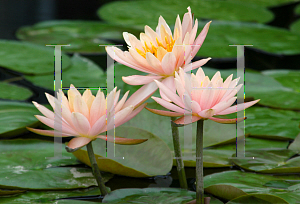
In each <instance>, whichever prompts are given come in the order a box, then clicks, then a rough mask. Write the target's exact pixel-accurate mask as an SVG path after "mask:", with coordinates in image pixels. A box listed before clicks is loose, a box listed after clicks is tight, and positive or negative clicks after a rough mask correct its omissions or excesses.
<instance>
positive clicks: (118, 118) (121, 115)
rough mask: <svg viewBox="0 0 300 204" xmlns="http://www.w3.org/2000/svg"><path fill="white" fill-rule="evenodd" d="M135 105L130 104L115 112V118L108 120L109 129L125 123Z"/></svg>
mask: <svg viewBox="0 0 300 204" xmlns="http://www.w3.org/2000/svg"><path fill="white" fill-rule="evenodd" d="M133 109H134V106H128V107H126V108H124V109H122V110H120V111H119V112H117V113H116V114H115V117H114V120H110V121H108V122H107V130H111V129H113V128H114V127H118V126H120V125H121V124H123V123H124V121H125V119H126V117H128V116H129V115H130V114H131V112H132V111H133Z"/></svg>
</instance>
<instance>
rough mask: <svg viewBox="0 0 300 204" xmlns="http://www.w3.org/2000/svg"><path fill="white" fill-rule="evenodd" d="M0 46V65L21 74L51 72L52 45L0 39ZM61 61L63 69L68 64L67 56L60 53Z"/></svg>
mask: <svg viewBox="0 0 300 204" xmlns="http://www.w3.org/2000/svg"><path fill="white" fill-rule="evenodd" d="M0 46H1V53H0V66H2V67H5V68H8V69H11V70H14V71H17V72H21V73H23V74H30V75H31V74H34V75H41V74H50V73H52V74H53V72H54V69H53V66H54V61H53V59H54V47H46V46H45V44H44V46H39V45H34V44H31V43H26V42H18V41H9V40H0ZM62 50H63V48H62ZM62 62H63V63H62V70H64V69H66V68H67V67H68V66H69V65H70V59H69V57H68V56H67V55H65V54H62Z"/></svg>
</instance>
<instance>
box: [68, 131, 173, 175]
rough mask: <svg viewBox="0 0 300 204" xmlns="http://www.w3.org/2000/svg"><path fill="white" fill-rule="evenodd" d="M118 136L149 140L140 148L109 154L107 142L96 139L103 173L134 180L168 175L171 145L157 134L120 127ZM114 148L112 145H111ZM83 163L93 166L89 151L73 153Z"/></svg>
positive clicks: (121, 147) (127, 147)
mask: <svg viewBox="0 0 300 204" xmlns="http://www.w3.org/2000/svg"><path fill="white" fill-rule="evenodd" d="M115 135H116V136H118V137H125V138H133V139H148V140H147V141H146V142H144V143H142V144H138V145H117V144H116V145H115V149H114V150H110V152H114V155H108V157H107V153H106V142H105V141H104V140H101V139H97V140H95V141H94V142H93V146H94V147H97V148H94V151H95V154H96V159H97V163H98V166H99V169H100V170H101V171H106V172H111V173H114V174H119V175H124V176H131V177H150V176H156V175H165V174H167V173H168V172H169V171H170V170H171V168H172V154H171V151H170V149H169V148H168V146H167V145H166V144H165V143H164V142H163V141H162V140H161V139H160V138H158V137H157V136H155V135H154V134H152V133H150V132H148V131H145V130H142V129H139V128H134V127H118V128H116V129H115ZM111 147H113V145H111ZM73 154H74V155H75V156H76V157H77V158H78V159H79V160H80V161H82V162H83V163H85V164H87V165H90V162H89V158H88V155H87V151H86V148H85V147H84V148H82V149H80V150H78V151H76V152H74V153H73Z"/></svg>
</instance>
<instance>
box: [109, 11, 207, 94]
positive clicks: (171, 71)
mask: <svg viewBox="0 0 300 204" xmlns="http://www.w3.org/2000/svg"><path fill="white" fill-rule="evenodd" d="M187 9H188V12H187V13H185V14H184V17H183V21H182V23H181V21H180V18H179V15H178V16H177V19H176V22H175V27H174V32H173V34H172V32H171V29H170V27H169V26H168V24H167V23H166V21H165V20H164V18H163V17H162V16H160V17H159V21H158V26H157V28H156V32H155V31H153V30H152V29H151V28H150V27H149V26H147V25H146V26H145V33H141V34H140V40H138V39H137V38H136V37H135V36H134V35H132V34H130V33H127V32H124V33H123V37H124V39H125V41H126V43H127V45H128V48H129V50H128V51H124V52H123V51H122V50H120V49H118V48H116V47H106V51H107V53H108V55H110V56H111V57H112V58H113V59H114V60H116V61H117V62H119V63H121V64H124V65H126V66H128V67H131V68H133V69H136V70H139V71H142V72H146V73H148V74H149V75H147V76H142V75H132V76H128V77H122V79H123V81H124V82H125V83H127V84H130V85H143V84H149V83H151V82H152V83H153V84H155V83H154V82H153V80H158V81H161V82H162V83H163V84H165V85H166V86H169V87H174V77H175V72H176V71H178V70H179V68H182V69H183V70H184V71H185V72H187V71H190V70H193V69H196V68H198V67H200V66H202V65H204V64H205V63H206V62H207V61H208V60H209V59H210V58H207V59H202V60H199V61H196V62H193V63H192V62H191V60H192V59H193V58H194V56H195V55H196V53H197V52H198V50H199V49H200V47H201V45H202V44H203V41H204V39H205V37H206V34H207V32H208V29H209V25H210V23H211V22H208V23H207V24H206V25H205V26H204V28H203V30H202V31H201V33H200V34H199V35H198V37H197V38H196V34H197V29H198V20H197V19H196V20H195V23H194V22H193V16H192V13H191V9H190V7H188V8H187ZM195 38H196V39H195ZM172 91H173V92H175V90H172ZM160 94H161V95H162V97H163V98H164V99H166V100H169V99H168V97H167V96H166V95H165V94H164V93H162V92H160Z"/></svg>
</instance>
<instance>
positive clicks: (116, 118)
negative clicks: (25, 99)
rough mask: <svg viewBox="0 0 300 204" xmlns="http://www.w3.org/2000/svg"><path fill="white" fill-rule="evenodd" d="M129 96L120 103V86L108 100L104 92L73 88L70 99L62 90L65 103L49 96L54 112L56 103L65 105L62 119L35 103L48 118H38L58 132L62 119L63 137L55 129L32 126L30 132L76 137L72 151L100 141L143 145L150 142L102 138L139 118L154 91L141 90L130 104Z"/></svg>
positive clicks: (69, 94) (69, 147) (134, 95)
mask: <svg viewBox="0 0 300 204" xmlns="http://www.w3.org/2000/svg"><path fill="white" fill-rule="evenodd" d="M128 93H129V91H127V92H126V93H125V94H124V96H123V98H122V99H121V100H120V101H118V100H119V96H120V90H119V91H117V87H116V88H114V89H113V91H111V92H110V93H109V94H108V96H107V97H106V98H105V96H104V94H103V92H102V91H101V90H100V89H99V90H98V93H97V95H96V96H93V95H92V93H91V91H90V90H89V89H87V90H86V91H85V92H84V93H83V95H81V94H80V92H79V91H78V90H77V89H76V88H75V87H74V86H73V85H71V86H70V89H69V90H68V98H67V97H66V96H65V95H64V93H63V92H62V91H61V90H60V94H61V96H62V103H59V101H58V99H57V98H55V97H53V96H51V95H49V94H47V93H46V97H47V99H48V101H49V103H50V105H51V106H52V108H53V109H55V105H56V103H58V104H59V105H61V117H59V116H58V115H56V114H55V113H54V112H52V111H50V110H49V109H47V108H46V107H44V106H43V105H40V104H38V103H36V102H33V104H34V105H35V107H36V108H37V109H38V110H39V111H40V112H41V113H42V114H43V115H44V116H40V115H36V116H35V117H36V118H37V119H38V120H40V121H41V122H42V123H44V124H45V125H47V126H49V127H51V128H53V129H55V125H54V123H55V122H54V121H56V120H57V118H58V120H57V121H58V122H59V123H61V124H62V125H61V127H62V131H61V132H60V133H59V135H56V134H55V132H54V130H40V129H34V128H29V127H28V128H27V129H28V130H30V131H32V132H35V133H37V134H41V135H46V136H59V137H69V136H75V138H73V139H72V140H71V141H70V142H69V143H68V145H67V150H69V151H76V150H77V149H79V148H81V147H83V146H85V145H87V144H88V143H89V142H90V141H92V140H95V139H97V138H100V139H103V140H107V141H109V142H115V143H116V144H138V143H142V142H144V141H146V140H144V139H128V138H122V137H114V136H106V135H100V133H103V132H105V131H107V130H110V129H113V128H114V127H118V126H119V125H122V124H123V123H125V122H127V121H128V120H130V119H131V118H133V117H134V116H135V115H137V114H138V113H139V112H140V111H141V110H142V109H143V108H144V107H145V106H146V104H143V105H141V103H143V101H144V100H146V99H147V98H148V97H149V96H150V95H152V94H153V92H148V93H146V92H145V90H139V91H137V92H136V93H135V94H133V95H132V96H131V97H130V98H129V99H128V100H127V101H126V99H127V96H128Z"/></svg>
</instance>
